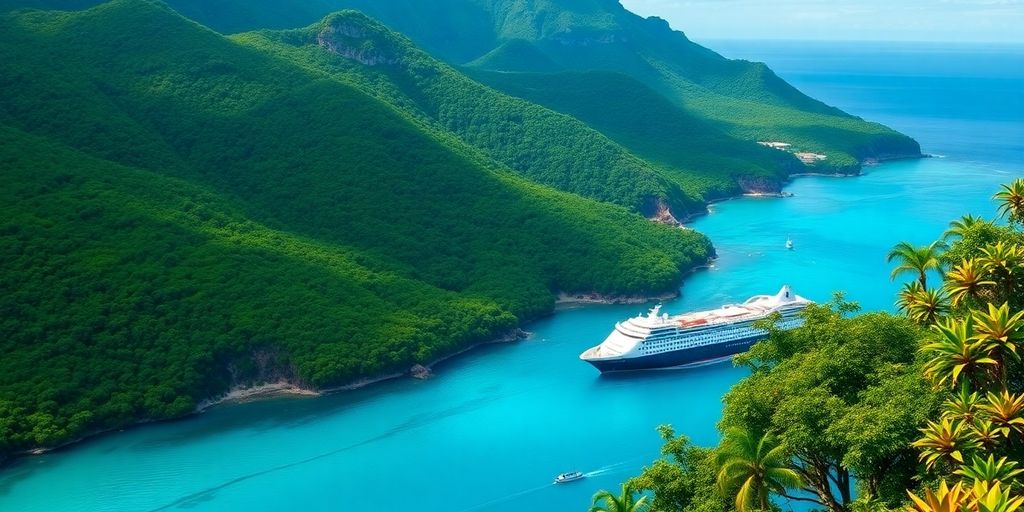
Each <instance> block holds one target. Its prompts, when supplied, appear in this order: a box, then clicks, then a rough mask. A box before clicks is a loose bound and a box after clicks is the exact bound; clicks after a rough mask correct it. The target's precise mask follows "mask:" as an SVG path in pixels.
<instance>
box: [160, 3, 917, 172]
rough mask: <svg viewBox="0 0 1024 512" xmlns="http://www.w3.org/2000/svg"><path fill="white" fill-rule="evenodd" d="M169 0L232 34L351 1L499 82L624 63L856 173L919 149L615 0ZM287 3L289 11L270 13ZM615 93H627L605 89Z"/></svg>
mask: <svg viewBox="0 0 1024 512" xmlns="http://www.w3.org/2000/svg"><path fill="white" fill-rule="evenodd" d="M169 3H170V5H172V6H173V7H174V8H175V9H178V10H179V11H180V12H182V13H183V14H184V15H185V16H188V17H190V18H193V19H196V20H198V21H200V22H201V23H203V24H205V25H208V26H210V27H213V28H214V29H216V30H221V31H224V32H229V33H230V32H238V31H243V30H252V29H256V28H283V27H288V26H301V25H305V24H308V23H312V22H313V21H314V20H315V19H316V18H319V17H320V16H323V15H325V14H327V13H328V12H330V11H332V10H337V9H342V8H353V9H358V10H360V11H362V12H364V13H366V14H368V15H370V16H372V17H374V18H376V19H378V20H380V21H381V22H383V23H384V24H386V25H387V26H389V27H391V28H392V29H394V30H397V31H398V32H401V33H403V34H405V35H407V36H408V37H410V38H411V39H412V40H413V41H415V42H416V44H418V45H419V46H420V47H422V48H424V49H425V50H426V51H428V52H430V53H431V54H433V55H435V56H438V57H441V58H443V59H445V60H447V61H448V62H450V63H453V64H458V65H462V64H467V63H472V64H473V65H475V66H477V67H479V68H481V69H487V70H492V71H504V72H507V73H506V74H505V76H509V78H510V79H511V80H513V83H512V84H509V85H508V86H507V87H506V86H503V84H501V83H500V82H499V81H498V80H491V81H489V82H488V83H489V84H490V85H492V86H494V87H497V88H499V89H502V90H505V91H506V92H512V91H514V90H515V82H517V81H519V79H518V78H516V77H514V76H511V73H512V72H543V73H551V72H555V71H573V72H591V71H605V72H610V73H618V74H623V75H626V76H629V77H631V78H633V79H634V80H636V81H638V82H640V83H642V84H644V85H645V86H647V87H648V88H649V89H651V90H654V91H656V92H658V93H659V94H661V95H662V96H664V98H665V99H667V100H668V101H670V102H672V103H673V104H675V105H676V106H678V107H679V108H681V109H683V110H685V111H687V112H689V113H690V114H691V115H693V116H695V117H698V118H702V119H704V120H706V121H708V122H710V123H712V124H713V125H715V126H718V127H720V128H721V129H722V130H724V131H725V132H726V133H728V134H729V135H732V136H734V137H737V138H740V139H744V140H748V141H777V142H786V143H789V144H792V145H793V147H794V148H795V149H796V150H802V151H810V152H816V153H822V154H825V155H827V156H828V159H827V160H825V161H823V162H820V163H818V164H816V167H818V168H819V170H823V171H833V170H834V171H840V172H853V171H856V170H858V169H859V168H860V162H861V161H863V160H866V159H885V158H896V157H906V156H919V155H920V147H919V146H918V144H917V142H915V141H914V140H913V139H911V138H909V137H906V136H904V135H901V134H899V133H897V132H895V131H893V130H891V129H889V128H886V127H884V126H882V125H879V124H877V123H871V122H867V121H864V120H862V119H860V118H857V117H854V116H851V115H849V114H846V113H844V112H842V111H841V110H839V109H836V108H834V107H830V106H828V105H825V104H823V103H821V102H819V101H817V100H815V99H812V98H810V97H808V96H806V95H804V94H803V93H801V92H800V91H798V90H797V89H795V88H793V87H792V86H790V85H789V84H788V83H786V82H785V81H784V80H782V79H781V78H779V77H778V76H776V75H775V74H774V73H773V72H772V71H771V70H770V69H769V68H768V67H767V66H765V65H764V64H761V63H753V62H748V61H742V60H729V59H725V58H723V57H722V56H720V55H718V54H717V53H715V52H713V51H711V50H709V49H707V48H704V47H702V46H700V45H698V44H695V43H693V42H691V41H690V40H688V39H687V38H686V36H685V35H684V34H683V33H682V32H678V31H674V30H672V29H671V28H670V27H669V25H668V23H666V22H665V21H664V20H662V19H660V18H656V17H651V18H642V17H640V16H637V15H635V14H633V13H630V12H629V11H627V10H626V9H625V8H623V7H622V6H621V5H620V4H619V2H618V0H533V1H529V2H527V1H524V0H436V1H433V2H420V1H417V0H319V1H315V2H305V1H303V2H299V1H298V0H259V1H255V2H251V1H242V0H227V1H225V2H217V4H218V6H219V7H218V8H216V9H215V8H211V7H210V6H208V5H207V4H209V2H204V1H200V0H170V2H169ZM289 9H291V11H290V14H289V16H283V17H282V16H274V15H273V13H275V12H277V11H284V10H289ZM300 19H301V20H302V22H300ZM524 42H526V43H529V46H526V45H524ZM605 76H609V75H605ZM556 79H557V77H554V78H553V80H556ZM614 101H621V102H626V103H628V102H629V101H630V98H629V97H620V98H614V97H613V98H606V99H605V102H606V103H611V102H614ZM545 105H546V106H548V107H549V108H553V109H555V110H558V111H561V112H567V111H570V110H571V106H564V107H562V106H559V105H556V104H554V103H545ZM606 135H607V134H606ZM723 156H726V157H728V156H729V155H723Z"/></svg>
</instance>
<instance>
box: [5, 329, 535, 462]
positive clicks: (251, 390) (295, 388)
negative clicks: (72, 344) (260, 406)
mask: <svg viewBox="0 0 1024 512" xmlns="http://www.w3.org/2000/svg"><path fill="white" fill-rule="evenodd" d="M530 336H531V333H530V332H528V331H525V330H523V329H522V328H519V327H516V328H514V329H511V330H509V331H507V332H505V333H504V334H502V335H500V336H498V337H496V338H492V339H489V340H485V341H480V342H477V343H472V344H470V345H468V346H466V347H464V348H462V349H460V350H457V351H455V352H453V353H451V354H447V355H444V356H441V357H438V358H436V359H433V360H431V361H430V362H429V363H427V364H426V365H418V364H417V365H414V366H413V367H412V368H410V370H408V371H404V372H395V373H388V374H384V375H380V376H377V377H365V378H362V379H359V380H355V381H352V382H349V383H347V384H342V385H340V386H333V387H330V388H324V389H314V388H311V387H307V386H303V385H301V384H298V383H295V382H290V381H287V380H279V381H276V382H270V383H263V384H257V385H252V386H241V385H239V386H233V387H232V388H231V389H229V390H228V391H227V392H226V393H224V394H222V395H220V396H218V397H213V398H206V399H203V400H201V401H200V402H199V403H198V404H197V405H196V407H195V409H193V410H192V412H190V413H188V414H185V415H183V416H178V417H176V418H167V419H161V420H154V419H142V420H139V421H136V422H133V423H130V424H128V425H123V426H120V427H116V428H109V429H103V430H97V431H94V432H89V433H86V434H83V435H81V436H79V437H76V438H75V439H71V440H69V441H66V442H63V443H60V444H57V445H54V446H47V447H39V448H32V449H28V450H22V451H17V452H13V453H10V454H8V455H6V456H5V455H4V454H0V469H2V468H4V467H5V466H6V465H8V464H11V463H14V462H16V461H17V460H19V459H21V458H24V457H31V456H34V455H44V454H47V453H51V452H56V451H60V450H63V449H66V448H70V447H72V446H74V445H76V444H78V443H82V442H85V441H89V440H90V439H93V438H97V437H100V436H103V435H106V434H111V433H114V432H121V431H124V430H127V429H131V428H137V427H141V426H144V425H147V424H150V423H164V422H171V421H183V420H188V419H189V418H192V417H194V416H196V415H199V414H202V413H204V412H206V411H208V410H210V409H212V408H214V407H217V406H222V405H232V404H242V403H247V402H254V401H259V400H269V399H272V398H282V397H291V398H317V397H320V396H325V395H330V394H334V393H341V392H345V391H353V390H356V389H360V388H364V387H367V386H370V385H372V384H377V383H379V382H384V381H388V380H392V379H397V378H401V377H406V376H408V377H410V378H415V379H421V380H422V379H427V378H430V377H432V376H433V375H434V374H433V371H432V368H433V366H434V365H436V364H439V363H441V362H444V361H447V360H449V359H452V358H454V357H457V356H460V355H463V354H465V353H467V352H469V351H471V350H473V349H475V348H477V347H481V346H484V345H492V344H496V343H512V342H515V341H519V340H524V339H527V338H529V337H530ZM417 368H422V369H424V370H426V372H425V373H421V372H418V371H417Z"/></svg>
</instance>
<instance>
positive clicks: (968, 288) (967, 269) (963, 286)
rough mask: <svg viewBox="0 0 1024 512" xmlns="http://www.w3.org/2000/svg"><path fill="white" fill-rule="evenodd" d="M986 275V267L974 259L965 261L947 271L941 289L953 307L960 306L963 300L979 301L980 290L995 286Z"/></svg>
mask: <svg viewBox="0 0 1024 512" xmlns="http://www.w3.org/2000/svg"><path fill="white" fill-rule="evenodd" d="M987 274H988V266H987V265H986V264H985V263H983V262H981V261H979V260H976V259H974V258H969V259H965V260H963V261H961V262H960V263H959V264H957V265H954V266H953V268H951V269H949V272H948V273H946V282H945V283H944V284H943V287H944V288H945V289H946V292H948V293H949V298H950V300H951V301H952V302H953V305H954V306H958V305H960V303H961V302H963V301H964V299H972V300H980V298H981V292H982V290H984V288H985V287H986V286H992V285H994V284H996V282H995V281H992V280H991V279H988V278H987V277H986V275H987Z"/></svg>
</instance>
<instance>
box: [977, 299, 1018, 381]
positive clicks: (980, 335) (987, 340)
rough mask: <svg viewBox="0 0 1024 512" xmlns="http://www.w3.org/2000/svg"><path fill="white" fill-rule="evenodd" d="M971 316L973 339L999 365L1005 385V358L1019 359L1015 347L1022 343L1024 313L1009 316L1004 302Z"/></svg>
mask: <svg viewBox="0 0 1024 512" xmlns="http://www.w3.org/2000/svg"><path fill="white" fill-rule="evenodd" d="M971 316H972V320H973V322H974V333H975V337H976V338H977V339H978V340H979V341H980V342H981V343H982V344H984V345H985V348H986V350H987V351H988V352H989V353H990V354H992V356H993V359H995V360H996V362H997V363H998V364H999V368H1000V372H1001V373H1002V380H1003V383H1004V384H1005V382H1006V368H1005V362H1006V358H1007V356H1011V357H1013V358H1014V359H1020V354H1018V353H1017V347H1018V346H1019V345H1020V344H1021V343H1024V321H1022V319H1024V311H1018V312H1017V313H1015V314H1010V306H1009V304H1007V303H1005V302H1004V303H1003V305H1002V306H999V307H995V306H993V305H992V304H989V305H988V311H974V313H973V314H972V315H971Z"/></svg>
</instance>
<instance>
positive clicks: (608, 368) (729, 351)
mask: <svg viewBox="0 0 1024 512" xmlns="http://www.w3.org/2000/svg"><path fill="white" fill-rule="evenodd" d="M767 336H768V334H767V333H765V332H760V333H756V334H753V335H752V336H749V337H746V338H741V339H737V340H729V341H726V342H722V343H716V344H714V345H705V346H702V347H693V348H685V349H682V350H673V351H671V352H662V353H660V354H652V355H649V356H641V357H628V358H602V359H584V361H586V362H588V363H590V364H592V365H593V366H594V368H597V369H598V370H599V371H600V372H601V373H608V372H628V371H635V370H653V369H657V368H672V367H677V366H686V365H691V364H697V363H702V362H706V361H713V360H715V359H722V358H724V357H728V356H731V355H735V354H740V353H743V352H746V351H747V350H750V347H751V346H752V345H753V344H754V343H757V342H758V341H760V340H763V339H765V338H766V337H767Z"/></svg>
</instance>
